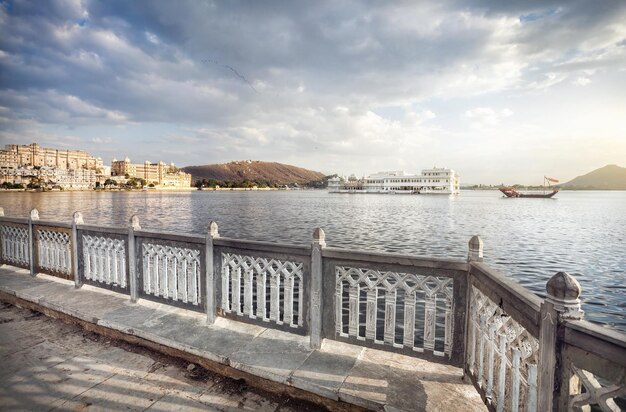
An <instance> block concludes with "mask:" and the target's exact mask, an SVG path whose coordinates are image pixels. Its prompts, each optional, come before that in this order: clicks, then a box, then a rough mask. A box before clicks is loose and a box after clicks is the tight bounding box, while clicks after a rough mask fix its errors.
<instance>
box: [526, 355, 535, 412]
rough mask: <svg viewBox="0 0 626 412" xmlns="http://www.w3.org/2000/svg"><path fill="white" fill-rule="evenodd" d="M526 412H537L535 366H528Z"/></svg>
mask: <svg viewBox="0 0 626 412" xmlns="http://www.w3.org/2000/svg"><path fill="white" fill-rule="evenodd" d="M527 404H528V405H527V406H528V407H527V409H526V410H527V412H536V411H537V365H533V364H531V365H528V399H527Z"/></svg>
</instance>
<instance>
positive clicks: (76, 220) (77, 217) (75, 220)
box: [72, 212, 85, 288]
mask: <svg viewBox="0 0 626 412" xmlns="http://www.w3.org/2000/svg"><path fill="white" fill-rule="evenodd" d="M84 223H85V222H84V221H83V214H82V213H80V212H74V215H73V216H72V272H73V274H74V286H75V287H76V288H79V287H81V286H82V282H81V279H80V273H79V272H78V225H82V224H84Z"/></svg>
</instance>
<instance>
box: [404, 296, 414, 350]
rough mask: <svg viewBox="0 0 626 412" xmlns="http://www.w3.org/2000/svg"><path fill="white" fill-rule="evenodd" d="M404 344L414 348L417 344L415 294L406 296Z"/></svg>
mask: <svg viewBox="0 0 626 412" xmlns="http://www.w3.org/2000/svg"><path fill="white" fill-rule="evenodd" d="M402 344H403V345H404V346H406V347H408V348H413V346H414V344H415V292H408V293H406V294H405V295H404V336H403V339H402Z"/></svg>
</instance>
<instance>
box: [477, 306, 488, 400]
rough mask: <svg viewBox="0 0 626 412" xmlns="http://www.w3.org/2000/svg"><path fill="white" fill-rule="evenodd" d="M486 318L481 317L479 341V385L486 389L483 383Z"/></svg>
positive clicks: (482, 315)
mask: <svg viewBox="0 0 626 412" xmlns="http://www.w3.org/2000/svg"><path fill="white" fill-rule="evenodd" d="M486 320H487V319H486V316H485V315H484V314H481V315H480V326H479V329H478V339H479V343H478V385H479V386H480V387H481V388H482V387H484V383H483V361H484V356H483V354H484V353H485V352H484V349H485V336H484V335H485V332H484V331H485V323H486Z"/></svg>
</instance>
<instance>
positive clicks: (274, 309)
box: [270, 272, 280, 323]
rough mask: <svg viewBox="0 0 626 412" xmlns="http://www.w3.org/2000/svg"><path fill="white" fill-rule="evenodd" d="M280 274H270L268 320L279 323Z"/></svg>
mask: <svg viewBox="0 0 626 412" xmlns="http://www.w3.org/2000/svg"><path fill="white" fill-rule="evenodd" d="M279 299H280V275H279V274H278V273H276V272H273V273H271V275H270V320H273V321H275V322H276V323H280V306H279V304H280V300H279Z"/></svg>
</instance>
